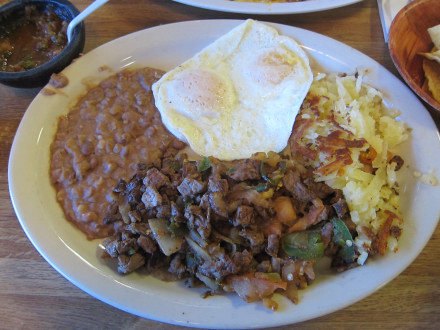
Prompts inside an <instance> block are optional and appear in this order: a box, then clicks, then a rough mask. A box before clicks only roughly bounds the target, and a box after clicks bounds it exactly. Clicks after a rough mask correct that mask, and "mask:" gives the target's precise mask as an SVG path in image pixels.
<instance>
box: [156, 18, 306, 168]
mask: <svg viewBox="0 0 440 330" xmlns="http://www.w3.org/2000/svg"><path fill="white" fill-rule="evenodd" d="M312 80H313V74H312V71H311V69H310V65H309V60H308V57H307V55H306V54H305V52H304V51H303V50H302V48H301V47H300V46H299V44H298V43H297V42H296V41H295V40H293V39H292V38H289V37H287V36H282V35H280V34H279V33H278V31H277V30H275V29H274V28H272V27H270V26H268V25H266V24H264V23H260V22H258V21H254V20H251V19H249V20H246V21H245V22H244V23H242V24H240V25H238V26H237V27H236V28H234V29H232V30H231V31H230V32H228V33H227V34H225V35H223V36H221V37H220V38H219V39H217V40H216V41H214V42H213V43H211V44H210V45H208V46H207V47H206V48H204V49H203V50H201V51H200V52H199V53H197V54H196V55H194V56H193V57H192V58H190V59H189V60H187V61H185V62H184V63H182V64H181V65H179V66H178V67H176V68H175V69H173V70H171V71H169V72H167V73H166V74H165V75H164V76H163V77H162V78H161V79H160V80H159V81H157V82H156V83H155V84H154V85H153V88H152V89H153V94H154V98H155V104H156V107H157V108H158V109H159V111H160V114H161V117H162V122H163V123H164V125H165V126H166V127H167V129H168V130H169V131H170V132H171V133H172V134H174V135H175V136H176V137H177V138H178V139H180V140H182V141H184V142H186V143H188V144H189V145H190V147H191V148H192V149H193V150H194V151H195V152H196V153H197V154H199V155H200V156H213V157H216V158H218V159H221V160H234V159H243V158H249V157H250V156H252V155H253V154H254V153H256V152H269V151H275V152H280V151H282V150H283V149H284V148H285V147H286V145H287V141H288V139H289V136H290V133H291V131H292V127H293V123H294V120H295V117H296V115H297V113H298V111H299V109H300V107H301V104H302V102H303V100H304V98H305V96H306V94H307V92H308V90H309V88H310V85H311V83H312Z"/></svg>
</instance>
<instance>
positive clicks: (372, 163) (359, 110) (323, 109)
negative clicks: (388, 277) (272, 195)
mask: <svg viewBox="0 0 440 330" xmlns="http://www.w3.org/2000/svg"><path fill="white" fill-rule="evenodd" d="M397 117H398V112H396V111H394V113H392V112H391V111H389V110H388V109H387V108H386V107H385V105H384V103H383V99H382V94H381V92H380V91H378V90H377V89H375V88H373V87H371V86H369V85H367V84H365V83H364V82H363V72H358V73H356V75H345V76H339V75H323V74H320V75H318V76H316V77H315V81H314V82H313V84H312V86H311V88H310V91H309V94H308V96H307V98H306V101H305V102H304V104H303V108H302V110H301V112H300V113H299V115H298V118H297V120H296V123H295V127H294V131H293V133H292V137H293V138H292V139H291V149H292V151H293V152H294V153H295V154H297V155H299V156H302V158H303V159H306V160H307V163H308V164H309V165H312V166H313V167H314V168H315V172H314V173H315V179H316V180H317V181H324V182H325V183H326V184H328V185H329V186H331V187H332V188H337V189H341V190H342V191H343V193H344V196H345V198H346V200H347V204H348V206H349V209H350V214H351V217H352V220H353V222H354V223H355V224H356V226H357V228H356V229H357V232H358V236H357V237H356V239H355V245H356V247H357V249H358V251H359V253H360V255H361V257H359V258H358V263H359V264H363V263H364V262H365V261H366V258H367V256H368V252H369V251H370V248H371V244H372V239H371V235H368V230H371V231H372V232H373V233H374V234H375V235H376V236H377V237H379V247H378V251H379V253H380V254H384V253H385V249H386V248H387V249H389V250H393V251H396V250H397V240H396V238H395V237H393V236H392V231H393V230H391V228H392V227H393V226H394V227H397V228H399V229H401V228H402V226H403V221H402V217H401V214H400V211H399V195H398V185H397V183H396V163H395V162H393V161H392V157H393V153H392V152H391V150H390V149H391V148H394V147H396V146H397V145H399V144H400V143H402V142H404V141H405V140H407V138H408V129H407V127H406V126H405V124H404V123H403V122H402V121H399V120H398V118H397ZM367 229H368V230H367Z"/></svg>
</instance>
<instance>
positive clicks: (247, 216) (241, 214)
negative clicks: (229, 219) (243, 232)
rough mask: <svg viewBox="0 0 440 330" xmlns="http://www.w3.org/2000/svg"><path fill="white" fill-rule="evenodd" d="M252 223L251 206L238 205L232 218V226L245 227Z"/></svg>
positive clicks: (252, 211) (252, 210) (252, 212)
mask: <svg viewBox="0 0 440 330" xmlns="http://www.w3.org/2000/svg"><path fill="white" fill-rule="evenodd" d="M252 223H254V209H253V207H252V206H247V205H240V206H238V208H237V212H236V213H235V217H234V222H233V224H234V226H247V225H250V224H252Z"/></svg>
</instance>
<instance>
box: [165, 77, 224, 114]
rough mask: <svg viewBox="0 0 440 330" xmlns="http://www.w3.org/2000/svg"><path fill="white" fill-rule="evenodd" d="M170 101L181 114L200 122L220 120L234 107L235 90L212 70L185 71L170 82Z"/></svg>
mask: <svg viewBox="0 0 440 330" xmlns="http://www.w3.org/2000/svg"><path fill="white" fill-rule="evenodd" d="M170 87H171V88H170V89H169V95H168V100H169V103H172V104H173V107H174V108H175V110H177V111H178V112H180V113H182V114H184V115H186V116H188V117H190V118H192V119H194V120H196V119H199V118H200V117H207V118H218V117H219V116H221V113H222V112H225V111H227V110H228V109H230V108H231V104H232V102H233V101H232V98H233V91H232V86H231V85H230V84H228V81H227V80H226V79H225V78H223V77H221V76H220V75H219V74H218V73H216V72H214V71H210V70H206V69H205V70H201V69H198V70H185V71H182V72H181V73H179V74H178V75H177V76H176V77H175V79H174V80H173V81H171V82H170Z"/></svg>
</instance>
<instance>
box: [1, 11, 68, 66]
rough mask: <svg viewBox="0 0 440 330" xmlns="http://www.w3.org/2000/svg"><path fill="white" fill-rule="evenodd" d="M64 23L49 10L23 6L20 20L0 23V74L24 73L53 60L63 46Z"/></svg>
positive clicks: (65, 24)
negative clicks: (6, 72) (4, 72)
mask: <svg viewBox="0 0 440 330" xmlns="http://www.w3.org/2000/svg"><path fill="white" fill-rule="evenodd" d="M67 25H68V22H67V21H66V20H64V19H63V18H61V17H60V16H58V15H57V14H56V13H54V12H53V11H52V10H51V9H50V8H46V9H39V8H37V7H36V6H26V8H25V11H24V16H22V17H16V18H15V19H12V20H8V22H4V23H3V22H2V23H0V70H1V71H8V72H17V71H26V70H30V69H33V68H36V67H38V66H40V65H42V64H44V63H46V62H47V61H49V60H51V59H52V58H54V57H55V56H57V55H58V54H59V53H60V52H61V51H62V50H63V48H64V47H65V46H66V45H67V35H66V30H67Z"/></svg>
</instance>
